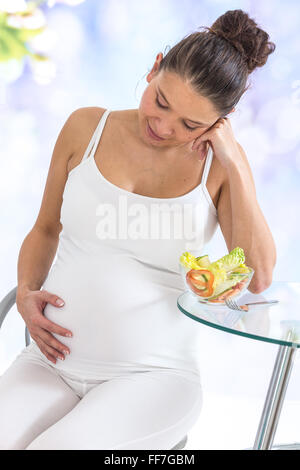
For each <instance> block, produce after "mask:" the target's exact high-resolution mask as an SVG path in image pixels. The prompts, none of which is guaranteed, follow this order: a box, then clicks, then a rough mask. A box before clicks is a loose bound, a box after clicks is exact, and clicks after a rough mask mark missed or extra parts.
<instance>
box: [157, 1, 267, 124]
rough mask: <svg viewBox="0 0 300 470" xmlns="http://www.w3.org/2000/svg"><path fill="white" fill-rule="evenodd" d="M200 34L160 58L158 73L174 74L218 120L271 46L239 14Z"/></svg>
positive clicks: (230, 14) (225, 17)
mask: <svg viewBox="0 0 300 470" xmlns="http://www.w3.org/2000/svg"><path fill="white" fill-rule="evenodd" d="M201 28H204V31H200V32H196V33H192V34H190V35H189V36H187V37H184V38H183V39H182V40H181V41H180V42H179V43H177V44H176V45H175V46H174V47H172V49H170V50H169V52H168V53H167V55H166V56H165V57H163V59H162V61H161V63H160V68H159V72H160V71H162V70H166V71H169V72H175V73H177V74H178V75H179V76H180V77H181V78H182V79H183V80H184V81H187V82H188V83H189V84H190V85H191V86H192V88H193V89H194V90H195V91H196V92H198V93H200V94H201V95H204V96H206V97H207V98H209V99H210V100H211V101H212V103H213V104H214V106H215V108H216V110H217V111H218V112H219V113H220V115H221V116H223V117H224V116H225V115H226V114H227V113H229V111H231V109H232V108H233V107H234V106H235V105H236V104H237V103H238V101H239V100H240V98H241V96H242V95H243V93H244V92H245V91H246V90H247V89H248V88H249V86H246V84H247V79H248V76H249V74H250V73H251V72H253V70H254V69H255V68H256V67H262V66H263V65H264V64H265V63H266V61H267V58H268V55H269V54H271V53H272V52H274V50H275V44H274V43H273V42H270V41H269V35H268V34H267V33H266V32H265V31H263V30H262V29H260V28H259V27H258V26H257V24H256V23H255V21H254V20H253V19H251V18H250V17H249V16H248V14H247V13H245V12H244V11H242V10H229V11H227V12H226V13H224V14H223V15H222V16H220V17H219V18H218V19H217V20H216V21H215V22H214V23H213V25H212V26H211V27H210V28H209V27H203V26H202V27H201Z"/></svg>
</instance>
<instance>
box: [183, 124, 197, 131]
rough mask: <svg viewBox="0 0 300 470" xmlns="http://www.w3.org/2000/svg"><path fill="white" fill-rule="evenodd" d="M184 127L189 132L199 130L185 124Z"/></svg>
mask: <svg viewBox="0 0 300 470" xmlns="http://www.w3.org/2000/svg"><path fill="white" fill-rule="evenodd" d="M184 125H185V127H186V128H187V129H188V130H189V131H195V130H196V129H197V127H189V126H187V125H186V124H184Z"/></svg>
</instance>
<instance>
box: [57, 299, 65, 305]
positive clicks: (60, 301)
mask: <svg viewBox="0 0 300 470" xmlns="http://www.w3.org/2000/svg"><path fill="white" fill-rule="evenodd" d="M56 304H57V305H59V306H60V307H62V306H63V305H64V301H63V300H61V299H57V300H56Z"/></svg>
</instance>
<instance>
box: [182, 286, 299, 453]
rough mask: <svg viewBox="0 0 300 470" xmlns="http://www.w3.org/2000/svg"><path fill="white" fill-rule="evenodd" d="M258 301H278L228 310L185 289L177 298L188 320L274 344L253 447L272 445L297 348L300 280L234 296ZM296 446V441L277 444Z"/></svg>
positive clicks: (297, 446) (238, 300)
mask: <svg viewBox="0 0 300 470" xmlns="http://www.w3.org/2000/svg"><path fill="white" fill-rule="evenodd" d="M261 300H279V302H278V303H275V304H269V305H256V306H249V311H248V312H245V311H239V310H232V309H229V308H228V307H227V306H226V305H225V306H223V305H213V306H210V305H207V304H204V303H201V302H200V301H199V297H197V296H196V295H195V294H192V293H191V292H190V291H185V292H184V293H183V294H181V295H180V296H179V297H178V299H177V306H178V308H179V310H180V311H181V312H182V313H183V314H185V315H187V316H188V317H189V318H191V319H192V320H195V321H197V322H200V323H203V324H204V325H207V326H210V327H212V328H217V329H219V330H222V331H224V332H227V333H232V334H235V335H240V336H243V337H245V338H251V339H255V340H258V341H265V342H266V343H275V344H278V346H279V348H278V353H277V356H276V360H275V364H274V368H273V372H272V376H271V380H270V384H269V388H268V391H267V395H266V398H265V403H264V407H263V411H262V414H261V419H260V422H259V426H258V430H257V433H256V438H255V442H254V446H253V448H252V449H253V450H267V449H272V448H273V449H275V448H276V447H272V445H273V441H274V436H275V432H276V429H277V426H278V422H279V417H280V413H281V409H282V405H283V402H284V398H285V394H286V390H287V386H288V382H289V379H290V374H291V370H292V367H293V362H294V358H295V353H296V351H297V350H298V348H300V282H279V281H273V282H272V284H271V286H270V287H268V289H266V290H264V292H262V293H260V294H252V293H251V292H249V291H248V290H246V292H245V293H244V294H242V296H241V297H240V298H239V299H237V304H238V305H244V304H245V303H247V302H256V301H261ZM277 447H278V448H279V447H281V448H285V449H299V448H300V444H298V443H295V444H291V445H286V446H277Z"/></svg>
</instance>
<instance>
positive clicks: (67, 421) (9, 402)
mask: <svg viewBox="0 0 300 470" xmlns="http://www.w3.org/2000/svg"><path fill="white" fill-rule="evenodd" d="M29 347H30V346H29ZM29 347H28V348H29ZM45 359H46V358H45ZM58 360H59V359H58ZM202 397H203V395H202V387H201V384H200V382H199V381H197V380H193V379H191V378H190V377H189V376H188V375H186V376H185V374H184V373H182V375H180V374H179V375H178V372H177V373H174V372H173V371H172V369H165V370H154V371H146V372H135V373H133V372H128V375H125V376H122V377H116V378H113V379H109V380H97V381H93V382H89V381H86V380H80V378H79V377H75V376H71V375H70V374H66V373H65V372H62V371H59V370H57V369H55V367H52V366H50V365H49V364H47V363H46V362H44V361H43V360H42V359H41V358H38V356H37V355H36V354H33V353H31V352H29V353H28V351H27V354H24V355H23V354H22V353H21V354H20V355H19V356H18V357H17V358H16V359H15V360H14V362H13V363H12V364H11V365H10V367H9V368H8V369H7V370H6V371H5V372H4V374H3V375H2V376H1V377H0V449H2V450H9V449H14V450H21V449H27V450H71V449H74V450H86V449H89V450H98V449H106V450H108V449H109V450H114V449H134V450H135V449H143V450H146V449H152V450H155V449H162V450H167V449H172V447H174V446H175V445H176V444H177V443H178V442H179V441H180V440H181V439H182V438H183V437H184V436H185V435H186V434H187V433H188V431H189V430H190V429H191V428H192V427H193V426H194V424H195V423H196V421H197V420H198V418H199V415H200V411H201V408H202Z"/></svg>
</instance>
